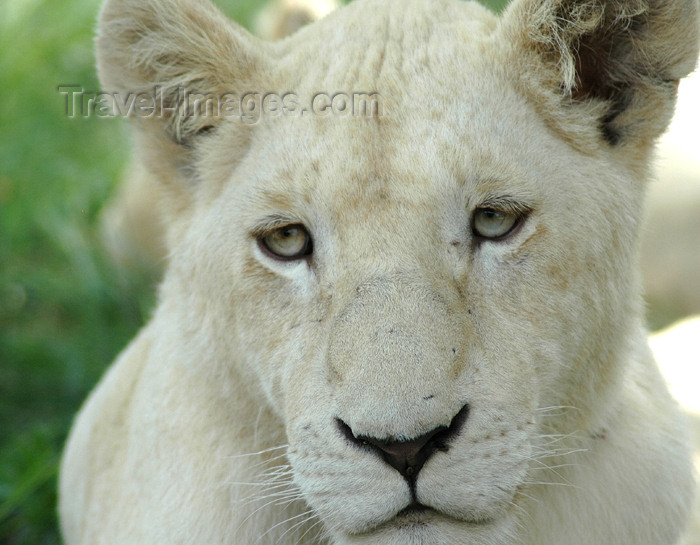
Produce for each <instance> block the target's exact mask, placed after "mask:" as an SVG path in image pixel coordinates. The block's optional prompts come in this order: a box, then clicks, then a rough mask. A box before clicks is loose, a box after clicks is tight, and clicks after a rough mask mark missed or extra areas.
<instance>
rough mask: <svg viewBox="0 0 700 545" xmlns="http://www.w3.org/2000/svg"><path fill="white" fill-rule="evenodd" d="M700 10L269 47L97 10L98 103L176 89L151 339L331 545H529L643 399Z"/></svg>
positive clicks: (457, 14)
mask: <svg viewBox="0 0 700 545" xmlns="http://www.w3.org/2000/svg"><path fill="white" fill-rule="evenodd" d="M696 4H697V3H696V2H694V1H692V0H662V1H661V2H657V3H655V4H653V5H652V4H651V3H648V2H646V1H642V0H639V1H637V0H629V1H627V0H626V1H611V2H607V3H601V2H598V1H590V0H578V1H574V0H571V1H563V2H560V1H554V0H517V1H516V2H515V3H514V4H513V5H512V6H511V7H510V8H509V10H507V11H506V12H505V14H504V15H503V16H501V17H497V16H495V15H494V14H492V13H491V12H489V11H487V10H486V9H484V8H482V7H480V6H478V5H476V4H473V3H462V2H458V1H455V0H433V1H426V0H411V1H406V0H402V1H400V2H399V1H389V0H358V1H357V2H354V3H352V4H351V5H349V6H348V7H346V8H344V9H342V10H340V11H338V12H335V13H333V14H331V15H330V16H328V17H327V18H325V19H323V20H321V21H320V22H317V23H314V24H313V25H311V26H310V27H307V28H305V29H303V30H302V31H300V32H298V33H297V34H295V35H294V36H292V37H291V38H289V39H286V40H283V41H281V42H277V43H274V44H269V43H263V42H260V41H258V40H257V39H255V38H253V37H252V36H250V35H248V34H247V33H246V32H244V31H243V30H242V29H241V28H239V27H237V26H234V25H232V24H231V23H229V22H228V21H226V20H224V18H223V16H221V15H220V14H219V13H218V12H216V10H215V9H214V8H213V7H211V6H210V5H209V4H208V3H206V2H195V1H193V0H177V1H175V0H155V1H153V2H136V1H134V0H110V1H109V2H108V3H107V5H106V6H105V8H104V11H103V14H102V19H101V27H100V28H101V34H100V37H99V40H98V49H99V65H100V72H101V77H102V82H103V86H104V88H105V90H109V91H117V92H121V93H123V94H124V95H125V94H126V93H129V92H131V93H135V92H144V93H148V92H150V91H151V90H152V89H153V87H154V86H155V85H158V86H159V87H158V88H157V91H156V93H157V96H158V99H159V100H160V103H158V104H156V105H155V109H154V110H153V113H154V115H152V116H147V115H145V114H144V112H141V115H139V114H138V113H137V114H134V115H133V117H134V123H135V127H136V130H135V135H136V149H137V151H138V152H139V155H140V157H141V160H142V161H143V162H144V163H145V164H147V165H148V166H149V168H150V170H151V172H152V173H153V174H154V175H155V176H157V177H158V178H159V179H160V180H161V181H162V182H163V183H164V184H165V186H166V188H167V195H168V200H167V203H166V207H167V211H168V214H169V216H170V227H169V248H170V259H169V266H168V270H167V272H166V276H165V280H164V282H163V286H162V289H161V296H160V305H159V308H158V310H157V312H156V316H155V318H154V320H155V321H156V322H157V323H161V324H167V326H165V325H163V327H162V329H163V331H165V330H167V331H168V333H167V334H166V333H163V334H162V337H164V338H165V337H167V339H168V341H167V342H168V343H171V344H172V346H174V347H175V348H173V353H175V352H177V353H178V355H180V356H181V355H182V354H186V358H187V361H188V362H189V365H191V366H192V367H193V368H196V369H199V371H198V372H201V373H208V374H211V375H212V376H216V377H217V380H220V381H222V382H226V381H230V383H231V391H232V392H233V394H232V395H238V394H236V391H237V390H236V389H237V388H238V389H239V390H240V391H241V392H243V391H244V390H245V396H246V398H247V399H249V400H253V401H254V402H257V403H258V404H260V406H261V407H262V406H266V407H268V408H269V410H270V411H271V412H272V413H273V414H274V417H273V418H274V420H275V422H274V423H272V424H267V425H268V426H270V427H272V428H275V429H279V430H283V433H282V435H283V436H286V441H287V442H288V445H289V446H288V452H287V457H288V460H289V463H290V465H291V471H292V473H291V476H292V478H293V481H294V483H295V485H296V486H297V487H298V488H299V490H300V491H301V495H302V497H303V501H304V502H305V503H306V504H307V505H308V506H309V507H310V509H311V510H312V511H313V514H314V515H316V516H317V517H318V519H320V520H321V521H322V523H323V526H324V527H325V528H326V530H327V531H328V533H329V535H331V536H332V538H333V541H334V543H339V544H360V543H367V544H369V543H372V544H402V545H406V544H430V545H438V544H448V543H449V544H454V543H470V544H474V545H477V544H483V545H486V544H489V545H497V544H505V543H513V542H518V543H520V542H526V541H524V540H526V539H527V538H526V537H525V538H524V537H523V536H527V535H535V534H536V532H537V531H540V530H532V529H530V530H528V529H527V528H528V527H529V526H532V525H533V522H534V521H537V524H541V525H542V528H544V527H545V526H546V524H544V523H542V520H546V515H543V514H542V513H540V512H539V511H538V510H537V509H538V507H537V505H538V504H539V503H540V502H541V501H542V499H541V498H542V496H543V495H544V494H550V495H551V497H552V498H556V497H557V496H556V494H558V492H543V490H545V489H547V490H550V489H552V488H556V487H557V486H561V487H562V488H565V487H567V485H571V483H570V482H569V480H572V479H573V480H576V478H577V477H576V471H578V469H577V467H578V465H583V466H585V465H586V462H584V461H582V459H580V458H577V455H578V454H577V453H578V452H579V451H585V450H591V449H593V448H594V447H592V446H591V445H589V443H591V444H593V443H595V442H596V441H600V440H602V439H604V438H605V434H606V433H607V432H606V430H607V429H609V428H610V427H612V428H615V426H616V425H617V424H616V423H617V422H618V421H621V420H620V419H621V418H623V416H619V415H625V414H627V412H626V411H628V407H630V406H631V404H633V401H630V399H631V397H630V394H629V393H628V390H629V387H630V386H629V384H630V381H631V382H635V381H636V382H635V383H639V384H640V385H644V384H647V382H648V383H649V384H651V383H652V382H654V380H655V379H648V381H647V382H645V380H647V379H641V378H639V379H637V378H630V377H632V376H634V377H636V376H637V375H640V376H641V375H644V373H641V372H637V371H630V370H629V369H630V367H631V366H632V364H633V363H635V362H637V363H638V362H641V361H645V358H646V357H647V356H646V353H645V349H644V348H643V346H644V340H643V336H644V335H643V329H642V327H641V318H640V316H641V303H640V296H639V291H640V289H639V282H638V275H637V273H636V270H635V259H636V258H635V256H636V246H637V231H638V228H639V224H640V220H641V210H642V198H643V192H644V180H645V177H646V170H647V162H648V155H649V152H650V148H651V144H652V143H653V141H654V139H655V137H656V136H658V134H659V133H660V132H661V131H662V130H663V128H664V127H665V124H666V123H667V121H668V119H669V117H670V115H671V111H672V107H673V101H674V97H675V85H676V82H677V80H678V79H679V78H681V77H683V76H684V75H686V74H687V73H688V72H689V71H690V70H692V68H693V65H694V62H695V56H696V53H697V47H696V43H697V40H696V38H697V35H698V32H697V5H696ZM183 91H184V92H186V93H190V94H196V93H199V94H202V95H206V94H211V95H212V96H214V97H215V98H214V99H213V100H214V103H215V105H216V104H218V105H219V106H220V104H219V103H218V102H217V101H220V100H221V97H222V96H223V94H224V93H229V95H230V97H232V98H233V102H232V103H229V107H230V108H232V109H230V110H228V112H222V111H221V110H215V111H213V113H212V111H209V112H203V111H198V110H197V108H196V106H195V107H191V106H192V105H191V104H189V105H188V104H187V101H186V100H185V102H183V101H182V100H181V99H182V96H183V95H182V93H183ZM319 97H320V98H319ZM231 104H232V105H231ZM188 107H189V109H188ZM132 113H133V112H132ZM146 113H148V112H146ZM635 365H636V363H635ZM649 381H651V382H649ZM640 389H641V390H643V387H642V386H640ZM659 391H661V390H659ZM640 395H642V394H640ZM660 397H661V398H663V399H666V397H665V394H663V395H661V394H660ZM640 399H641V398H640ZM654 403H656V402H654ZM658 403H661V402H660V401H658ZM664 403H666V402H664ZM664 411H666V409H664V410H663V411H661V410H660V411H659V412H664ZM664 414H665V413H664ZM669 414H670V413H669ZM231 418H234V419H235V418H236V415H231ZM624 418H626V417H624ZM241 441H243V443H244V444H245V442H246V439H245V438H242V439H241ZM595 448H597V447H595ZM242 450H245V448H242ZM623 451H624V452H627V451H625V450H624V449H620V452H623ZM572 457H573V458H572ZM572 459H573V460H574V461H575V462H576V463H573V462H572V463H569V462H570V461H571V460H572ZM569 465H571V466H573V468H572V469H569V468H567V466H569ZM613 466H614V464H613ZM606 467H607V466H606ZM601 471H602V470H601ZM610 471H612V469H611V470H610ZM669 471H670V470H669ZM613 473H614V472H613ZM662 473H663V472H662ZM582 474H585V472H584V473H582ZM664 475H666V474H665V473H664ZM667 477H668V476H667V475H666V476H665V477H664V478H667ZM602 484H605V483H602ZM571 486H572V488H573V489H575V488H576V486H575V485H571ZM610 486H611V490H612V489H616V488H615V486H617V485H614V484H611V485H610ZM674 486H675V485H674ZM571 494H576V492H571ZM686 496H687V494H686V493H685V492H682V493H679V499H677V500H674V501H675V503H674V501H671V503H673V506H672V507H664V508H663V509H662V510H663V512H664V514H663V516H660V517H658V520H656V521H653V522H649V525H651V526H649V527H644V529H642V530H639V532H640V533H639V535H640V536H642V538H644V539H647V538H648V536H652V538H653V536H656V537H658V536H673V535H677V533H678V531H679V527H680V523H681V521H682V519H683V517H684V507H682V505H684V502H685V501H686ZM611 497H614V498H617V497H618V495H617V493H616V492H611ZM560 498H561V502H562V505H563V504H566V505H575V502H573V501H572V500H571V499H570V498H569V496H565V495H562V496H560ZM567 498H568V499H567ZM658 501H661V500H659V498H655V497H651V498H649V500H648V501H647V499H645V498H643V497H641V496H640V497H639V498H637V497H636V496H635V499H634V501H632V503H633V504H635V505H637V507H638V508H640V509H642V510H643V509H644V506H646V505H647V504H649V506H651V505H652V504H655V502H658ZM664 501H666V500H664ZM669 501H670V500H669ZM567 502H569V503H567ZM555 503H556V502H555ZM546 505H548V506H549V507H548V509H550V510H551V512H553V513H555V514H556V509H557V506H556V505H552V503H551V502H549V503H547V504H546ZM275 508H276V505H275V504H273V505H271V506H270V507H268V509H275ZM563 509H564V508H563ZM605 509H607V507H605ZM543 516H544V517H545V519H543V518H542V517H543ZM556 516H562V515H558V514H557V515H556ZM601 516H602V515H601ZM623 518H624V517H623ZM586 520H587V519H586ZM630 520H634V519H630ZM556 524H557V523H555V522H553V523H552V527H555V526H556ZM625 524H626V523H624V524H623V523H621V528H625V530H624V531H627V526H625ZM628 526H629V528H630V529H629V532H632V533H630V534H628V535H630V536H632V537H631V539H634V535H635V534H634V532H635V531H637V530H634V529H633V528H632V524H631V523H630V524H629V525H628ZM650 527H653V528H652V529H651V530H650V529H649V528H650ZM542 531H544V530H542ZM591 531H593V532H595V531H594V530H591ZM533 532H534V533H533ZM542 535H546V532H545V534H542ZM603 535H605V534H603ZM515 536H519V537H517V538H516V537H515ZM644 536H646V537H644ZM652 538H648V539H652ZM533 539H536V538H533ZM640 539H641V538H640ZM513 540H518V541H513ZM545 542H546V543H549V541H546V538H545V537H542V538H541V541H539V542H538V541H536V540H535V541H533V543H538V545H542V544H543V543H545ZM564 542H565V541H564V537H560V541H559V543H564ZM574 542H575V543H578V541H575V540H573V538H572V541H571V543H574ZM633 542H634V543H661V541H651V540H647V541H642V540H637V541H633ZM527 543H530V542H529V541H527Z"/></svg>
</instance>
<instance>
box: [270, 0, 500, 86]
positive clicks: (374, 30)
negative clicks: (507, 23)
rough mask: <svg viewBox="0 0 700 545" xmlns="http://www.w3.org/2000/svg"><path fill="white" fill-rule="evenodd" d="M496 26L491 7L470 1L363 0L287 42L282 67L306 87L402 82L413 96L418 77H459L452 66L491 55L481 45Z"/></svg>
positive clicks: (286, 76)
mask: <svg viewBox="0 0 700 545" xmlns="http://www.w3.org/2000/svg"><path fill="white" fill-rule="evenodd" d="M341 15H342V17H341ZM495 25H496V18H495V16H494V15H493V14H492V13H491V12H489V11H488V10H487V9H486V8H483V7H482V6H480V5H478V4H476V3H471V2H447V1H441V0H437V1H430V0H393V1H388V2H387V1H382V0H369V1H365V2H356V3H351V4H350V5H349V6H347V7H346V8H345V9H344V10H343V12H342V14H340V13H334V14H331V15H330V16H329V17H327V18H326V19H324V20H322V21H320V22H318V23H317V24H315V25H312V26H310V27H308V28H307V29H304V30H303V31H302V32H300V33H299V34H297V35H296V36H294V37H293V38H292V39H291V40H290V41H287V42H284V43H283V44H282V47H283V50H284V51H285V54H284V59H283V61H284V62H280V63H278V65H279V66H280V69H281V74H282V79H283V80H284V81H286V82H289V83H295V84H296V85H297V86H299V87H300V88H304V89H307V88H309V89H311V90H313V88H314V87H317V86H318V84H319V83H321V82H324V83H325V84H326V85H330V86H334V87H337V88H338V89H340V88H345V89H346V90H347V89H349V88H355V90H358V91H359V90H364V91H371V90H372V88H375V89H376V88H379V87H384V88H389V89H391V88H393V87H396V88H398V89H397V90H399V91H401V92H402V93H406V92H408V91H409V90H410V89H411V88H412V87H414V85H413V84H414V83H415V82H416V78H417V77H418V78H420V77H421V76H425V75H432V76H435V75H437V74H440V73H443V74H447V73H450V75H451V76H452V77H454V72H453V71H451V70H448V69H446V68H447V66H450V68H451V67H452V66H453V65H454V64H459V63H460V62H461V63H464V61H465V60H473V61H475V62H476V61H480V62H483V61H484V60H487V59H484V57H483V55H482V51H481V50H480V47H481V45H480V44H481V42H483V41H484V40H487V39H488V37H489V35H490V33H491V31H492V30H493V29H494V28H495ZM309 61H312V62H309ZM417 87H418V88H421V86H417ZM315 90H317V91H318V90H320V89H315Z"/></svg>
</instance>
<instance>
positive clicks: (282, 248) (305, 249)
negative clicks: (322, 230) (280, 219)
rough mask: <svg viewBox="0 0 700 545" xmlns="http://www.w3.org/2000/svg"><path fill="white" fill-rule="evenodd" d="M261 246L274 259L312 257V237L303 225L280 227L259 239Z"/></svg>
mask: <svg viewBox="0 0 700 545" xmlns="http://www.w3.org/2000/svg"><path fill="white" fill-rule="evenodd" d="M259 242H260V245H261V246H262V248H263V249H264V250H266V251H267V253H268V254H271V255H272V257H275V258H279V259H284V260H292V259H301V258H302V257H304V256H307V255H310V254H311V251H312V243H311V236H310V235H309V232H308V231H307V230H306V228H305V227H304V226H303V225H285V226H284V227H278V228H277V229H274V230H272V231H270V232H269V233H267V234H266V235H264V236H263V237H261V238H260V239H259Z"/></svg>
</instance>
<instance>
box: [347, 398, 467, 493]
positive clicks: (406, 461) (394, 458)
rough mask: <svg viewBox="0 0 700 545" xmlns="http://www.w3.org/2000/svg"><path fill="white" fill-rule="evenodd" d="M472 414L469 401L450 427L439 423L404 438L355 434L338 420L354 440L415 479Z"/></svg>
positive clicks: (407, 476) (447, 445)
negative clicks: (397, 439) (412, 436)
mask: <svg viewBox="0 0 700 545" xmlns="http://www.w3.org/2000/svg"><path fill="white" fill-rule="evenodd" d="M468 415H469V406H468V405H465V406H464V407H462V408H461V409H460V411H459V412H458V413H457V414H456V415H455V416H454V417H453V418H452V421H451V422H450V425H449V427H445V426H438V427H437V428H434V429H432V430H430V431H429V432H427V433H425V434H423V435H421V436H420V437H416V438H414V439H408V440H403V441H396V440H392V439H377V438H375V437H369V436H366V435H355V433H354V432H353V430H352V429H351V428H350V426H348V425H347V424H346V423H345V422H343V421H342V420H341V419H339V418H336V423H337V425H338V429H339V430H340V432H341V433H342V434H343V435H344V436H345V437H346V438H347V439H348V440H349V441H350V442H351V443H353V444H355V445H358V446H362V447H364V448H370V449H372V450H374V452H376V453H377V454H378V455H379V456H381V457H382V459H383V460H384V461H385V462H386V463H387V464H389V465H390V466H391V467H393V468H394V469H396V471H398V472H399V473H401V475H403V476H404V477H405V478H406V479H408V480H409V481H412V480H414V479H415V478H416V475H417V474H418V472H419V471H420V470H421V469H422V467H423V465H424V464H425V462H426V461H427V460H428V458H430V456H431V455H432V454H433V453H434V452H435V451H436V450H440V451H443V452H444V451H447V450H448V449H449V442H450V441H451V440H452V438H453V437H454V436H455V435H457V434H458V433H459V431H460V429H461V428H462V427H463V426H464V423H465V422H466V420H467V417H468Z"/></svg>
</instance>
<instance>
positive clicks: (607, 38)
mask: <svg viewBox="0 0 700 545" xmlns="http://www.w3.org/2000/svg"><path fill="white" fill-rule="evenodd" d="M503 17H504V18H503V27H502V28H503V29H504V30H505V34H506V39H507V40H508V41H509V42H510V43H511V44H512V49H511V50H510V52H509V54H510V55H512V57H511V58H510V62H511V63H514V64H512V65H513V66H516V65H517V66H518V68H519V72H520V74H519V81H520V82H521V84H523V86H524V87H525V89H526V90H527V93H528V94H530V95H531V96H532V98H534V101H535V103H536V104H537V105H538V107H539V108H540V111H541V113H542V115H543V116H545V118H546V119H547V121H548V122H550V123H551V124H554V125H557V128H558V129H560V130H562V131H563V132H565V133H567V134H568V135H569V136H570V138H571V139H572V140H580V139H581V138H583V139H586V138H594V139H597V141H598V143H599V145H600V144H602V145H608V146H617V145H624V144H632V145H635V146H640V147H641V148H648V145H649V144H651V143H653V141H654V139H655V138H656V137H657V136H658V135H659V134H661V133H662V132H663V131H664V130H665V128H666V126H667V125H668V122H669V121H670V118H671V116H672V114H673V106H674V102H675V97H676V90H677V85H678V81H679V79H680V78H683V77H685V76H687V75H688V74H689V73H690V72H692V70H693V68H694V66H695V63H696V60H697V56H698V44H699V43H700V42H699V34H700V31H699V22H698V1H697V0H516V1H515V2H514V3H513V4H512V5H511V6H510V8H509V9H508V11H506V13H505V14H504V16H503ZM586 125H587V127H586ZM584 145H585V143H584Z"/></svg>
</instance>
